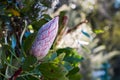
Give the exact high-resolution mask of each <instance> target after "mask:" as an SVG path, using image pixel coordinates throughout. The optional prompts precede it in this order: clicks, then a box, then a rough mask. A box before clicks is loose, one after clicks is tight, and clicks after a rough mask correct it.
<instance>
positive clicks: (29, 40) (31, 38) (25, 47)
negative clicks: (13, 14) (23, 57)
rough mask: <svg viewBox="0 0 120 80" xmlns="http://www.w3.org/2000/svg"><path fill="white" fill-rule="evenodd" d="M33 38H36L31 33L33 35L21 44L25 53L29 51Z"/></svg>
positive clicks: (34, 34)
mask: <svg viewBox="0 0 120 80" xmlns="http://www.w3.org/2000/svg"><path fill="white" fill-rule="evenodd" d="M35 37H36V33H33V34H30V36H28V37H27V38H26V39H25V41H24V44H23V48H24V51H25V52H26V53H27V52H28V51H29V50H30V48H31V46H32V43H33V41H34V39H35Z"/></svg>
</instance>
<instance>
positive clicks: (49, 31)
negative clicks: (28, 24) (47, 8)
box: [31, 17, 59, 60]
mask: <svg viewBox="0 0 120 80" xmlns="http://www.w3.org/2000/svg"><path fill="white" fill-rule="evenodd" d="M58 20H59V17H55V18H54V19H52V20H50V21H49V22H48V23H46V24H45V25H43V26H42V27H41V28H40V29H39V31H38V34H37V36H36V38H35V40H34V42H33V44H32V48H31V53H32V54H33V55H34V56H35V57H37V59H38V60H41V59H43V58H44V57H45V56H46V55H47V53H48V51H49V49H50V48H51V46H52V44H53V41H54V39H55V37H56V35H57V32H58Z"/></svg>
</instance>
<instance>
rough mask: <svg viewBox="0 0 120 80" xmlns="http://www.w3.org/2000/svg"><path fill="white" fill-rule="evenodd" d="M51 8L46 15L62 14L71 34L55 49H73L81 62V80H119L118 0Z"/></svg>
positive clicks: (84, 0)
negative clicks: (81, 57) (64, 15)
mask: <svg viewBox="0 0 120 80" xmlns="http://www.w3.org/2000/svg"><path fill="white" fill-rule="evenodd" d="M54 5H56V6H55V7H53V6H54ZM52 7H53V8H52V9H49V10H48V13H49V14H50V15H51V16H55V15H58V14H59V13H60V12H61V11H63V12H64V13H65V14H66V15H67V17H68V24H67V27H69V28H70V29H71V30H73V31H71V32H69V33H68V34H67V35H65V36H63V38H62V40H61V41H60V43H59V45H58V47H73V48H76V49H77V50H78V52H79V54H82V55H83V56H84V58H85V59H84V60H83V62H82V63H81V65H80V68H81V71H80V73H81V75H82V76H83V79H82V80H120V42H119V40H120V26H119V25H120V0H54V1H53V3H52ZM74 27H77V28H76V29H74Z"/></svg>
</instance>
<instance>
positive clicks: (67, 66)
mask: <svg viewBox="0 0 120 80" xmlns="http://www.w3.org/2000/svg"><path fill="white" fill-rule="evenodd" d="M62 64H63V66H64V67H65V68H66V69H67V70H68V71H70V70H72V69H73V66H72V65H71V64H70V63H69V62H66V61H63V62H62Z"/></svg>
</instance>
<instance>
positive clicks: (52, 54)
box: [43, 52, 57, 62]
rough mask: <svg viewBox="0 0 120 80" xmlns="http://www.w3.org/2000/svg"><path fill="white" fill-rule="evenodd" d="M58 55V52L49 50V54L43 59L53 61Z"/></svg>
mask: <svg viewBox="0 0 120 80" xmlns="http://www.w3.org/2000/svg"><path fill="white" fill-rule="evenodd" d="M56 57H57V53H56V52H49V54H47V56H46V57H45V58H44V60H43V61H45V62H48V61H53V60H54V59H55V58H56Z"/></svg>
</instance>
